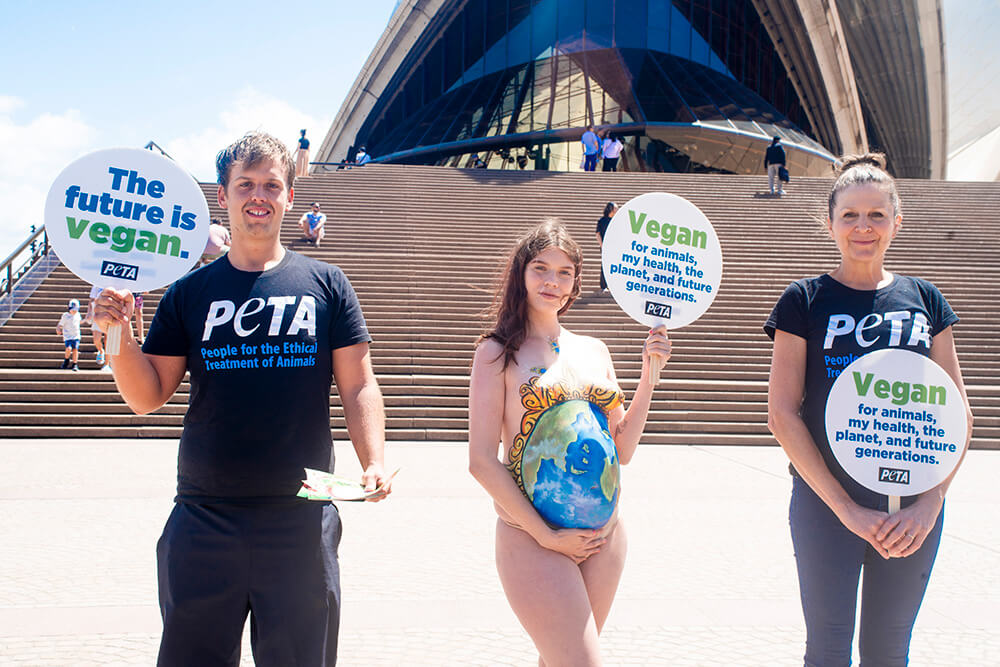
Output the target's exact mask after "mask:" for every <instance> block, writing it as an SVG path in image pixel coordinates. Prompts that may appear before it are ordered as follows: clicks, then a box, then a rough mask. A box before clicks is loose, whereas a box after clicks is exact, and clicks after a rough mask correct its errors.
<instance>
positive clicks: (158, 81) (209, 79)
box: [0, 0, 1000, 257]
mask: <svg viewBox="0 0 1000 667" xmlns="http://www.w3.org/2000/svg"><path fill="white" fill-rule="evenodd" d="M396 3H397V0H362V1H360V2H359V1H357V0H281V1H280V2H273V1H271V2H263V1H262V0H243V1H242V2H239V3H236V2H221V1H218V0H207V1H205V0H202V1H201V2H193V1H191V0H171V1H170V2H166V1H163V0H144V1H141V2H135V3H129V4H128V5H123V4H122V3H117V2H109V1H107V0H88V1H86V2H73V1H70V0H17V1H16V2H9V3H5V5H4V10H3V14H2V20H0V63H3V66H2V76H0V201H3V202H4V206H3V208H2V209H0V257H5V256H6V255H7V254H8V253H9V252H10V251H11V250H12V249H13V248H14V247H15V246H16V245H17V244H18V243H19V242H20V241H22V240H23V239H24V238H25V237H26V235H27V233H28V229H29V228H30V226H31V225H32V224H39V223H41V220H42V210H43V207H44V200H45V194H46V193H47V192H48V188H49V185H50V184H51V183H52V182H53V180H55V177H56V176H57V175H58V174H59V172H60V171H61V170H62V169H63V167H65V166H66V165H67V164H69V163H70V162H71V161H72V160H74V159H76V158H77V157H79V156H80V155H83V154H85V153H87V152H90V151H93V150H97V149H99V148H111V147H116V146H127V147H142V146H144V145H145V144H146V143H147V142H149V141H151V140H152V141H155V142H156V143H157V144H159V145H160V146H162V147H163V148H164V149H165V150H166V151H167V152H168V153H170V155H172V156H173V157H174V159H176V160H177V161H178V162H179V163H180V164H181V165H182V166H183V167H185V168H186V169H187V170H188V171H190V172H192V173H193V174H194V175H195V176H196V177H197V178H199V179H201V180H214V178H215V173H214V168H213V160H214V157H215V153H216V152H217V151H218V150H219V149H220V148H222V147H223V146H225V145H226V144H228V143H229V142H231V141H232V140H233V139H235V138H236V137H238V136H240V135H242V134H243V133H244V132H246V131H248V130H252V129H263V130H266V131H269V132H271V133H273V134H275V135H277V136H279V137H280V138H282V139H284V140H285V141H286V142H288V143H289V145H294V142H295V140H296V139H297V138H298V130H299V129H300V128H306V129H307V130H308V136H309V138H310V139H311V140H312V141H313V142H314V145H318V144H319V142H321V141H322V139H323V136H324V135H325V133H326V130H327V129H328V128H329V126H330V124H331V123H332V121H333V117H334V115H335V114H336V113H337V110H338V109H339V108H340V105H341V103H342V102H343V99H344V96H345V95H346V94H347V92H348V90H349V89H350V87H351V84H353V82H354V78H355V76H356V75H357V73H358V72H359V71H360V69H361V66H362V65H363V64H364V61H365V59H366V58H367V57H368V55H369V53H370V52H371V50H372V48H373V47H374V46H375V43H376V42H377V41H378V38H379V36H380V35H381V34H382V31H383V30H384V29H385V26H386V23H387V22H388V20H389V17H390V16H391V14H392V11H393V9H394V7H395V5H396ZM943 7H944V24H945V42H946V55H945V60H946V67H947V77H948V85H949V95H948V97H949V112H948V113H949V125H950V139H951V140H952V141H951V142H950V143H951V144H952V148H953V149H954V148H957V147H958V146H955V142H956V141H957V142H962V140H966V141H967V140H968V139H969V138H970V137H976V136H982V135H983V134H985V133H987V132H989V131H990V130H991V129H992V128H994V127H996V125H998V124H1000V87H997V86H996V85H995V82H996V80H997V79H998V78H1000V49H998V48H997V46H996V43H995V42H994V41H992V39H993V38H992V36H993V35H995V34H996V32H997V31H998V30H1000V0H944V2H943ZM998 141H1000V139H998ZM991 145H992V144H991ZM965 162H968V161H965Z"/></svg>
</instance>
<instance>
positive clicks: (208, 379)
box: [142, 251, 371, 502]
mask: <svg viewBox="0 0 1000 667" xmlns="http://www.w3.org/2000/svg"><path fill="white" fill-rule="evenodd" d="M370 340H371V338H370V336H369V335H368V329H367V327H366V325H365V320H364V316H363V315H362V313H361V306H360V305H359V304H358V299H357V296H356V295H355V293H354V289H353V288H352V287H351V284H350V283H349V282H348V280H347V277H346V276H345V275H344V273H343V271H341V270H340V269H339V268H338V267H336V266H332V265H330V264H324V263H322V262H318V261H316V260H314V259H311V258H308V257H305V256H303V255H299V254H297V253H294V252H291V251H286V252H285V256H284V258H283V259H282V260H281V262H280V263H279V264H278V266H275V267H274V268H271V269H268V270H267V271H240V270H238V269H236V268H234V267H233V265H232V264H230V263H229V258H228V257H227V256H225V255H224V256H223V257H221V258H219V259H217V260H216V261H214V262H212V263H211V264H209V265H208V266H206V267H204V268H202V269H199V270H197V271H194V272H193V273H189V274H188V275H187V276H185V277H184V278H182V279H181V280H179V281H177V282H176V283H174V284H173V286H171V287H170V289H169V290H167V293H166V294H165V295H164V296H163V299H162V300H161V301H160V305H159V307H158V308H157V310H156V315H155V316H154V317H153V321H152V323H151V324H150V326H149V335H148V336H147V337H146V342H145V343H144V344H143V346H142V349H143V352H146V353H147V354H157V355H165V356H184V357H186V358H187V368H188V370H189V371H190V372H191V396H190V399H189V404H188V410H187V414H186V415H185V417H184V431H183V434H182V435H181V442H180V452H179V455H178V470H177V500H178V501H180V502H218V501H227V500H228V501H233V500H240V501H242V502H275V501H280V500H281V499H288V498H292V497H294V495H295V493H296V492H297V491H298V489H299V487H300V481H301V480H302V478H303V471H302V469H303V468H315V469H319V470H330V471H332V470H333V453H332V438H331V436H330V407H329V401H330V387H331V385H332V377H333V371H332V366H333V364H332V359H331V351H332V350H334V349H336V348H340V347H347V346H349V345H354V344H355V343H360V342H367V341H370Z"/></svg>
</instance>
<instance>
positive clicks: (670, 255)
mask: <svg viewBox="0 0 1000 667" xmlns="http://www.w3.org/2000/svg"><path fill="white" fill-rule="evenodd" d="M601 265H602V267H603V269H604V275H605V276H606V278H607V283H608V288H609V289H610V290H611V295H612V296H613V297H614V298H615V301H617V302H618V305H619V306H621V308H622V310H624V311H625V312H626V313H627V314H628V315H629V316H630V317H631V318H632V319H634V320H636V321H637V322H640V323H642V324H645V325H646V326H648V327H650V328H652V331H651V332H650V337H649V338H647V339H646V343H647V345H646V347H647V350H646V352H647V353H648V360H649V376H648V381H649V384H650V386H656V384H657V382H659V378H660V371H661V370H663V365H664V364H665V363H666V361H667V359H668V358H670V341H669V340H668V339H667V336H666V330H667V329H678V328H680V327H683V326H686V325H688V324H690V323H691V322H693V321H695V320H696V319H698V318H699V317H701V316H702V315H703V314H704V313H705V311H706V310H708V307H709V306H711V305H712V301H714V300H715V295H716V293H717V292H718V289H719V283H720V282H721V281H722V247H721V245H720V244H719V237H718V236H717V235H716V233H715V229H714V228H713V227H712V223H711V222H709V220H708V218H707V217H705V214H704V213H702V212H701V211H700V210H699V209H698V207H696V206H695V205H694V204H692V203H691V202H689V201H688V200H686V199H684V198H682V197H678V196H677V195H672V194H668V193H665V192H648V193H646V194H643V195H639V196H638V197H635V198H633V199H631V200H629V201H628V202H626V203H625V204H623V205H622V206H621V207H620V208H619V209H618V212H617V213H615V216H614V217H613V218H612V219H611V223H610V224H609V225H608V229H607V232H606V233H605V235H604V241H603V243H602V244H601ZM654 334H655V335H654Z"/></svg>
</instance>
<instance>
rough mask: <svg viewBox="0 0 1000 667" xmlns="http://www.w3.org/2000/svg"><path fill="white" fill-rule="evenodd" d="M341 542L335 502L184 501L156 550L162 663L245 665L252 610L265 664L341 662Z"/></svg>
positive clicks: (257, 656) (257, 657) (258, 658)
mask: <svg viewBox="0 0 1000 667" xmlns="http://www.w3.org/2000/svg"><path fill="white" fill-rule="evenodd" d="M340 536H341V525H340V516H339V514H338V513H337V508H336V507H335V506H333V505H331V504H323V503H318V502H309V501H301V502H295V503H293V504H280V505H238V504H214V505H196V504H187V503H177V504H176V505H175V506H174V510H173V512H171V514H170V518H169V519H168V520H167V524H166V526H165V527H164V529H163V535H162V536H161V537H160V540H159V542H158V543H157V546H156V560H157V570H158V579H159V587H160V613H161V615H162V617H163V637H162V640H161V643H160V654H159V658H158V660H157V665H159V666H160V667H174V666H177V667H181V666H189V665H199V666H205V667H209V666H214V665H219V666H220V667H221V666H226V667H230V666H231V667H237V666H238V665H239V662H240V641H241V638H242V634H243V625H244V623H245V622H246V618H247V615H248V614H249V615H250V634H251V645H252V647H253V655H254V662H255V663H256V664H257V665H258V666H260V667H270V666H279V665H282V666H284V665H299V666H303V665H310V666H311V665H316V666H322V667H332V666H333V665H335V664H336V662H337V632H338V630H339V626H340V567H339V564H338V562H337V546H338V545H339V544H340Z"/></svg>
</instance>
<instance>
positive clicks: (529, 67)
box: [514, 63, 535, 134]
mask: <svg viewBox="0 0 1000 667" xmlns="http://www.w3.org/2000/svg"><path fill="white" fill-rule="evenodd" d="M523 70H524V83H523V87H522V91H521V95H522V98H521V105H520V107H518V108H517V109H516V112H517V120H516V123H517V124H516V125H515V127H514V132H516V133H518V134H520V133H522V132H530V131H531V129H532V126H533V125H534V120H533V118H534V100H533V93H534V88H535V86H534V83H535V82H534V79H535V63H526V64H525V65H524V67H523Z"/></svg>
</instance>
